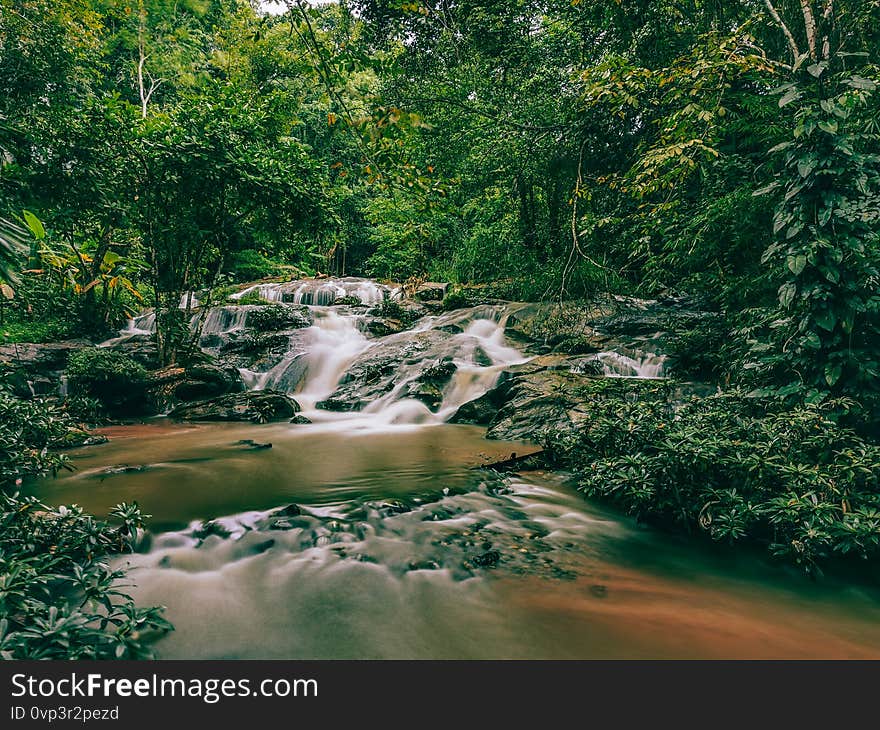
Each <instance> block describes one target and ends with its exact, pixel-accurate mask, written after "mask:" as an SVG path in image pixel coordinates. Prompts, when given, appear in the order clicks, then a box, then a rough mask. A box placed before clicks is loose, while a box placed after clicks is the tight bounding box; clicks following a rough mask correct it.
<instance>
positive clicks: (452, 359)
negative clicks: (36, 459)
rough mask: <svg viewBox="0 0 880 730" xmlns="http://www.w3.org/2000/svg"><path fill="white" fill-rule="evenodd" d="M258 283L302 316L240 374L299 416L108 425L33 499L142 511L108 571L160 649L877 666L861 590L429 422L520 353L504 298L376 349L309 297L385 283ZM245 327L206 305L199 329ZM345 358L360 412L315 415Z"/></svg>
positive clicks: (341, 316) (878, 639)
mask: <svg viewBox="0 0 880 730" xmlns="http://www.w3.org/2000/svg"><path fill="white" fill-rule="evenodd" d="M261 287H262V288H255V289H254V290H253V291H255V292H257V293H259V295H260V296H262V297H263V298H265V299H267V300H271V301H292V302H294V303H296V301H297V298H298V301H299V302H300V303H305V304H309V305H310V306H311V314H312V317H313V323H312V324H311V326H309V327H305V328H302V329H301V330H298V331H297V332H296V333H294V334H292V335H291V342H290V350H289V352H288V353H287V354H286V355H284V356H283V357H282V358H281V359H280V360H279V361H278V362H277V363H274V364H271V365H270V366H267V367H266V368H265V369H254V370H247V369H243V370H242V374H243V377H244V378H245V380H246V382H247V384H248V385H249V387H251V388H255V389H258V388H273V389H277V390H282V391H286V392H289V393H291V394H292V396H293V397H294V398H296V399H297V401H298V402H299V403H300V405H301V406H302V409H303V411H302V414H303V415H305V416H306V417H307V418H308V419H309V420H311V421H312V423H310V424H302V423H295V424H294V423H281V424H278V423H276V424H268V425H255V424H218V423H213V424H211V423H204V424H180V423H173V422H171V421H169V420H167V419H155V420H153V421H151V422H149V423H146V424H133V425H126V426H116V427H111V428H108V429H105V430H104V431H105V433H107V434H108V435H109V436H110V437H111V440H110V442H109V443H108V444H106V445H103V446H98V447H89V448H84V449H79V450H75V451H74V452H72V461H73V464H74V465H75V467H76V469H75V471H73V472H70V473H65V474H63V475H62V476H60V477H59V478H57V479H47V480H42V481H40V482H36V483H34V484H31V485H28V488H29V489H30V490H31V491H32V492H34V493H36V494H39V495H40V497H41V498H42V499H43V500H44V501H47V502H50V503H55V504H61V503H65V504H70V503H78V504H80V505H82V506H83V507H84V508H85V509H86V510H88V511H90V512H93V513H95V514H98V515H101V514H106V513H107V511H108V510H109V508H110V507H111V506H112V505H113V504H115V503H117V502H120V501H132V500H137V501H138V502H139V503H140V504H141V505H142V507H143V508H144V510H145V512H147V513H149V514H151V515H153V517H152V519H151V520H150V532H149V533H148V534H147V535H146V536H145V537H144V539H143V541H142V543H141V544H140V546H139V548H138V551H137V552H136V553H135V554H133V555H129V556H125V557H123V558H119V560H118V562H119V563H121V564H128V565H130V566H131V567H132V571H131V573H130V577H131V579H132V581H133V582H134V584H135V587H134V588H132V592H133V593H134V595H135V596H136V598H137V600H138V601H139V602H140V603H142V604H150V605H154V604H161V605H165V606H167V607H168V612H167V615H168V618H169V619H170V620H171V621H172V622H173V623H174V624H175V626H176V631H175V632H173V633H172V634H170V635H169V636H168V637H166V638H164V639H163V640H162V641H161V642H160V643H159V644H158V651H159V654H160V656H162V657H163V658H563V659H569V658H638V657H651V658H663V657H682V658H697V657H708V658H712V657H717V658H725V657H728V658H746V657H874V658H876V657H880V605H878V603H877V596H876V595H875V594H874V592H873V590H871V589H868V588H864V587H859V586H853V585H841V584H837V583H835V582H834V581H831V580H828V581H825V582H823V583H821V584H813V583H809V582H808V581H807V580H806V579H805V578H803V577H802V576H800V575H798V574H796V573H795V572H786V571H784V570H782V569H781V568H779V567H776V566H771V565H768V564H766V563H765V562H764V559H763V557H761V556H758V555H752V554H744V553H742V552H738V553H736V555H735V556H732V555H731V554H729V553H726V552H725V551H723V550H721V549H718V548H715V547H711V546H707V545H706V544H705V543H700V542H695V541H690V540H686V539H678V538H674V537H670V536H667V535H663V534H660V533H657V532H655V531H652V530H646V529H642V528H639V527H638V526H636V525H634V524H633V523H632V522H631V521H629V520H627V519H625V518H622V517H620V516H619V515H616V514H614V513H611V512H608V511H606V510H604V509H601V508H599V507H596V506H595V505H592V504H590V503H588V502H586V501H585V500H583V498H582V497H581V496H580V495H579V494H578V493H577V492H576V491H575V489H574V488H573V487H572V486H571V484H569V483H568V481H567V479H566V477H565V476H564V475H558V474H550V473H543V472H534V471H532V472H528V471H527V472H522V473H513V474H506V475H502V474H498V473H496V472H495V471H492V470H487V469H484V468H481V467H483V466H485V465H487V464H492V463H495V462H499V461H504V460H506V459H509V458H511V457H512V456H514V455H518V456H522V455H526V454H528V453H530V452H531V451H535V450H536V448H537V447H535V446H533V445H530V444H525V443H513V442H502V441H489V440H486V439H485V438H484V431H483V429H481V428H479V427H475V426H462V425H451V424H448V423H446V421H447V420H448V418H449V417H450V416H451V415H452V414H453V413H454V412H455V411H456V410H457V409H458V407H459V406H460V405H461V404H462V403H464V402H466V401H468V400H471V399H473V398H475V397H477V396H478V395H480V394H481V393H483V392H485V391H486V390H487V389H488V388H490V387H492V385H493V384H494V382H495V381H496V380H497V378H498V376H499V374H500V372H501V371H502V370H503V369H504V368H505V367H509V366H511V365H515V364H517V363H522V362H525V361H527V360H528V358H527V357H526V356H525V355H524V354H523V353H521V352H519V351H518V350H517V349H516V348H515V347H513V346H511V344H510V343H508V342H507V341H506V340H505V337H504V323H505V317H506V316H508V312H507V310H505V308H504V307H484V308H475V309H472V310H463V311H460V312H453V313H448V314H442V315H437V316H431V317H426V318H424V319H423V320H421V321H419V322H418V323H417V324H416V326H415V328H414V330H408V331H406V332H401V333H399V334H391V335H387V336H385V337H373V338H371V337H368V336H367V335H366V334H365V333H364V329H363V326H362V324H363V314H360V313H357V312H352V311H348V310H345V309H340V308H333V307H329V306H325V305H327V304H328V302H329V303H332V300H329V297H330V296H331V295H332V296H333V297H334V298H336V297H339V296H355V295H356V296H359V297H360V298H361V299H362V300H370V301H373V302H375V301H381V298H382V297H386V296H396V293H395V292H394V290H389V289H384V290H383V289H381V288H379V287H378V285H373V284H369V285H368V284H367V283H364V282H363V281H359V280H343V281H341V282H326V283H321V284H319V285H317V286H315V285H312V286H311V287H303V286H302V285H297V286H296V287H288V288H287V289H284V288H282V287H281V286H279V285H261ZM340 292H344V294H342V293H340ZM352 292H357V293H356V294H353V293H352ZM246 318H247V305H242V306H241V307H238V308H218V309H217V310H214V311H212V312H211V313H209V314H208V317H207V318H206V322H205V328H206V329H207V330H209V331H210V332H209V333H213V334H215V335H217V334H223V333H228V332H231V331H235V330H236V329H241V328H243V327H245V326H246ZM149 324H150V322H149V321H145V320H143V319H142V320H140V321H136V322H133V323H132V324H131V326H130V329H132V330H135V329H137V330H141V331H142V330H145V329H148V325H149ZM121 336H125V335H124V334H123V335H121ZM383 353H392V355H391V356H387V357H386V356H385V355H383ZM393 353H398V354H397V355H396V356H394V355H393ZM621 357H626V358H628V360H629V361H631V362H627V361H623V360H621V361H620V362H622V363H623V365H625V366H626V368H629V370H627V371H626V372H618V371H617V370H615V371H614V372H613V373H612V374H617V375H621V376H627V375H629V376H633V375H642V376H647V377H653V376H657V375H659V374H660V368H659V367H658V366H657V365H658V364H657V362H656V358H657V356H653V355H652V356H651V357H653V358H655V359H654V360H651V361H650V362H648V361H647V360H649V359H650V358H643V359H638V358H633V357H631V356H630V355H623V356H621ZM600 359H602V360H603V363H604V364H606V365H608V362H606V361H613V360H614V358H613V357H612V356H611V355H607V357H605V358H604V359H603V358H600ZM426 362H428V363H430V364H431V367H434V366H435V363H440V364H441V365H442V364H443V363H452V364H454V366H455V370H454V372H453V373H452V376H451V377H450V379H449V381H448V383H446V384H445V386H444V387H443V389H442V392H441V393H439V395H438V396H437V402H436V403H434V405H433V407H429V406H428V405H426V403H425V402H424V399H422V400H419V399H418V398H416V397H414V396H413V394H414V393H416V394H418V393H421V391H418V390H417V387H418V386H419V384H420V383H422V382H423V379H424V369H425V363H426ZM376 363H379V364H381V368H379V367H378V365H376ZM623 365H616V366H615V367H617V368H618V370H620V369H623ZM661 365H662V363H661ZM364 367H377V368H378V370H377V372H378V375H377V376H376V378H377V382H379V383H380V385H382V388H380V390H379V391H377V392H379V393H380V394H379V395H378V396H377V397H375V398H373V399H371V400H370V401H369V402H368V403H366V404H365V406H364V407H363V408H361V409H360V410H358V411H354V412H351V411H348V412H340V411H333V410H328V409H327V408H326V407H318V405H319V404H320V403H322V402H324V401H325V399H327V398H328V397H330V396H331V395H332V394H333V393H334V391H335V390H336V389H337V388H338V387H340V386H344V384H345V381H346V378H347V377H348V374H349V373H351V372H352V371H354V370H357V368H364ZM644 368H649V369H650V368H653V370H645V369H644ZM640 369H642V370H641V372H640ZM382 378H386V379H387V387H386V386H385V385H384V383H385V381H384V380H382ZM269 444H271V448H269V446H268V445H269Z"/></svg>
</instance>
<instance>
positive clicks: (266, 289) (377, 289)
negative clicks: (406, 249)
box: [230, 276, 403, 307]
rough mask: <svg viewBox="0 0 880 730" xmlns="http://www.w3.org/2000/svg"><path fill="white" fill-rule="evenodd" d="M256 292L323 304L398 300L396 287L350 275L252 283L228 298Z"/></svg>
mask: <svg viewBox="0 0 880 730" xmlns="http://www.w3.org/2000/svg"><path fill="white" fill-rule="evenodd" d="M249 295H256V296H258V297H259V298H260V299H263V300H265V301H267V302H291V303H293V304H308V305H313V306H322V307H326V306H329V305H331V304H333V303H334V302H335V301H336V300H337V299H341V298H343V297H357V298H358V299H359V300H360V301H361V303H362V304H380V303H381V302H382V301H383V300H384V299H399V298H400V297H401V296H402V295H403V290H402V289H401V287H399V286H388V285H386V284H379V283H377V282H375V281H372V280H370V279H360V278H358V277H354V276H350V277H346V278H344V279H302V280H300V281H293V282H285V283H281V284H255V285H253V286H249V287H248V288H247V289H243V290H242V291H240V292H237V293H235V294H233V295H232V296H231V297H230V299H242V298H243V297H247V296H249Z"/></svg>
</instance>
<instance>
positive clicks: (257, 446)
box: [235, 439, 272, 451]
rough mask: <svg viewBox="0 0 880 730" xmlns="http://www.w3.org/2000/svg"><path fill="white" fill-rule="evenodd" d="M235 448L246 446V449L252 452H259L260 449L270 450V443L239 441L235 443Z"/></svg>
mask: <svg viewBox="0 0 880 730" xmlns="http://www.w3.org/2000/svg"><path fill="white" fill-rule="evenodd" d="M235 445H236V446H247V447H248V449H250V450H252V451H261V450H262V449H271V448H272V444H270V443H259V442H257V441H254V440H253V439H242V440H241V441H236V442H235Z"/></svg>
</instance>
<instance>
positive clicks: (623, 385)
mask: <svg viewBox="0 0 880 730" xmlns="http://www.w3.org/2000/svg"><path fill="white" fill-rule="evenodd" d="M586 387H587V388H588V389H589V398H587V399H585V400H584V403H585V408H586V409H587V413H586V414H585V418H584V420H583V425H582V426H581V427H580V428H578V429H576V430H572V431H570V432H568V433H564V434H558V435H556V436H554V437H553V438H551V442H550V443H549V444H548V446H549V447H550V449H551V450H552V453H553V454H554V455H555V456H556V457H557V458H558V459H560V460H561V461H563V462H565V463H567V464H569V465H571V466H573V467H574V468H575V469H576V470H577V471H578V473H579V475H580V480H581V481H580V485H581V489H582V490H583V491H584V492H585V493H586V494H587V495H588V496H592V497H600V498H603V499H609V500H611V501H612V502H614V503H615V504H618V505H620V506H621V507H622V508H624V509H625V510H626V511H627V512H629V513H630V514H633V515H635V516H637V517H639V518H643V519H648V520H652V521H665V522H668V523H671V524H676V525H679V526H681V527H684V528H687V529H691V530H696V529H699V530H701V531H703V532H705V533H706V534H708V536H709V537H711V538H712V539H713V540H717V541H724V542H727V543H734V542H738V541H741V540H750V541H759V542H763V543H765V544H766V545H768V548H769V550H770V551H771V552H772V553H773V554H774V555H777V556H779V557H782V558H785V559H788V560H792V561H794V562H796V563H798V564H800V565H802V566H804V567H805V568H806V569H809V570H813V569H814V568H816V566H817V564H818V563H821V562H823V561H826V560H828V559H830V558H832V557H839V556H847V557H858V558H864V559H868V558H874V557H876V556H877V554H878V552H880V521H878V519H877V517H876V515H877V512H878V510H880V491H878V489H880V481H878V480H880V446H878V445H877V444H875V443H872V442H869V441H865V440H864V439H863V438H861V437H859V436H858V435H857V434H856V433H855V432H853V431H851V430H849V429H848V428H846V427H845V426H843V425H841V415H842V414H843V413H845V412H846V411H847V410H848V409H849V408H850V407H851V406H852V404H851V403H850V402H848V401H830V402H828V403H826V404H824V405H822V406H817V405H805V406H798V407H795V408H790V407H786V406H785V405H784V404H782V403H781V402H780V401H779V400H768V399H755V398H748V397H745V395H744V394H743V393H742V392H737V391H731V392H727V393H722V394H719V395H717V396H712V397H708V398H691V399H688V400H685V401H684V402H677V401H676V400H675V399H674V397H673V395H674V388H675V385H674V384H671V383H668V384H656V383H636V384H631V383H627V382H620V381H618V382H614V381H601V380H600V381H593V382H592V383H591V384H590V385H589V386H586ZM872 515H873V516H872Z"/></svg>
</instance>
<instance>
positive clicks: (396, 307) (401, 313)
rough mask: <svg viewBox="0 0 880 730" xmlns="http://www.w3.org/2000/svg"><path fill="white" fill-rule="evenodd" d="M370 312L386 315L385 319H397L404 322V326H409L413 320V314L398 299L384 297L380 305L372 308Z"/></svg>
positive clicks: (376, 314)
mask: <svg viewBox="0 0 880 730" xmlns="http://www.w3.org/2000/svg"><path fill="white" fill-rule="evenodd" d="M370 314H372V315H374V316H377V317H384V318H385V319H394V320H397V321H398V322H400V323H401V324H403V325H404V327H409V326H410V325H411V324H412V322H413V317H412V315H411V314H410V313H409V312H408V311H407V310H406V309H404V308H403V307H402V306H401V304H400V302H398V301H397V300H396V299H388V298H385V299H383V300H382V303H381V304H380V305H379V306H377V307H373V309H371V310H370Z"/></svg>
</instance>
